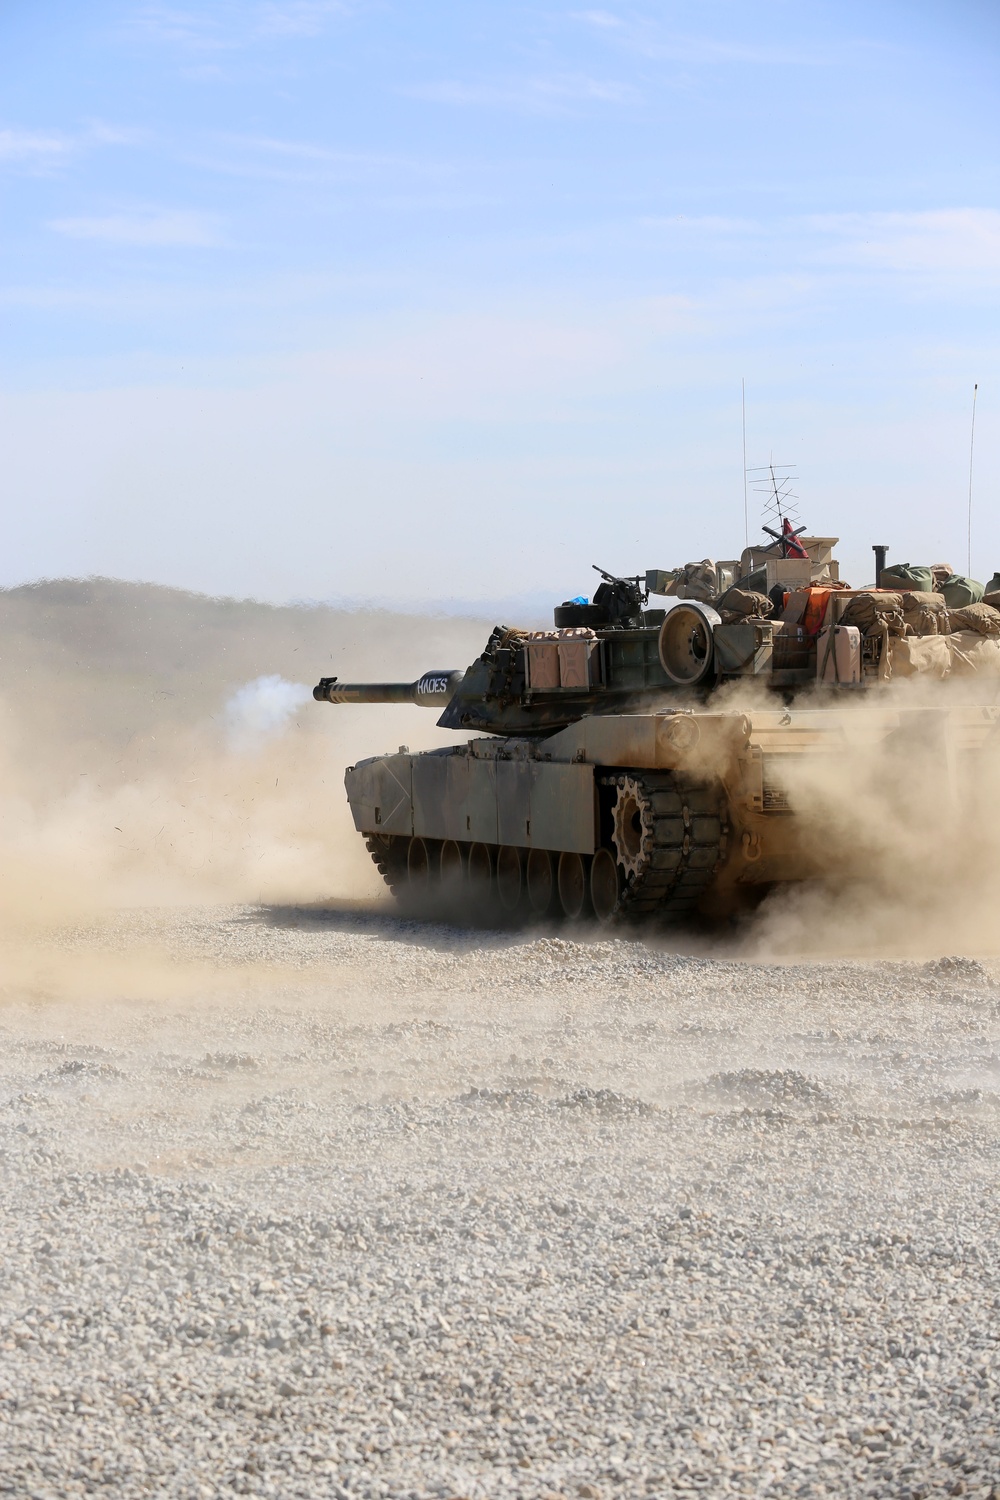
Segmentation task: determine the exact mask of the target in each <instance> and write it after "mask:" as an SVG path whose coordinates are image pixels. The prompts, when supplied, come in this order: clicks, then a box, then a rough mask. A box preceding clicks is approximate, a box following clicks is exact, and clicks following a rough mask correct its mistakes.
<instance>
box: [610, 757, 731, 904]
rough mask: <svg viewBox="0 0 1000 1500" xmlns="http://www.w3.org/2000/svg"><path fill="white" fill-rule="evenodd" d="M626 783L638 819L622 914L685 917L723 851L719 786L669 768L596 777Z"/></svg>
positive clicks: (724, 827) (725, 827) (618, 785)
mask: <svg viewBox="0 0 1000 1500" xmlns="http://www.w3.org/2000/svg"><path fill="white" fill-rule="evenodd" d="M599 782H600V785H601V786H603V787H607V788H613V789H615V792H616V794H618V793H619V791H620V789H624V788H626V787H627V788H628V790H629V792H630V793H631V794H633V795H636V797H637V800H638V802H639V806H640V812H641V821H642V846H641V852H640V854H639V857H638V859H637V860H635V861H634V863H635V865H636V866H637V868H636V869H635V872H634V873H633V874H630V875H628V876H627V877H626V879H625V883H624V886H623V889H622V892H621V895H620V896H619V902H618V910H619V912H620V914H621V915H622V916H623V917H633V916H634V917H643V918H646V919H648V918H650V917H660V918H664V919H666V920H667V921H680V920H683V919H684V918H685V917H688V916H690V915H691V914H692V913H693V912H694V910H695V908H696V907H697V905H698V902H699V901H700V900H701V898H702V896H703V895H704V894H705V892H706V890H707V889H708V887H709V886H710V884H711V882H712V879H713V877H714V875H715V873H716V871H717V870H718V868H719V866H720V865H721V863H722V861H723V860H724V858H725V855H726V844H727V838H728V832H729V829H728V820H727V812H726V803H725V798H724V795H723V792H722V788H721V787H719V786H717V785H716V786H713V785H712V784H711V783H705V782H699V781H694V780H693V779H691V778H689V777H684V776H681V775H679V774H677V773H675V772H669V771H662V772H661V771H627V772H620V773H616V774H614V775H605V776H601V777H600V778H599Z"/></svg>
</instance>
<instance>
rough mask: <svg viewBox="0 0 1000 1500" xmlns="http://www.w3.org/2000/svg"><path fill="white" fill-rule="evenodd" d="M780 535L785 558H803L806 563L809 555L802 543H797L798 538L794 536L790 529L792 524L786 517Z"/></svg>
mask: <svg viewBox="0 0 1000 1500" xmlns="http://www.w3.org/2000/svg"><path fill="white" fill-rule="evenodd" d="M781 534H782V538H783V540H784V543H785V556H786V557H804V558H805V560H806V561H807V562H808V561H809V553H808V552H807V551H806V549H805V548H804V547H803V545H802V543H801V542H800V541H799V539H798V537H797V536H796V535H795V532H794V530H793V528H792V523H791V521H790V520H789V519H788V517H787V516H786V517H785V519H784V523H783V525H782V527H781Z"/></svg>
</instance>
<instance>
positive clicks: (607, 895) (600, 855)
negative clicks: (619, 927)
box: [590, 849, 619, 922]
mask: <svg viewBox="0 0 1000 1500" xmlns="http://www.w3.org/2000/svg"><path fill="white" fill-rule="evenodd" d="M618 881H619V877H618V866H617V864H616V863H615V857H614V855H613V854H612V853H611V850H610V849H598V851H597V853H596V854H595V855H594V859H593V863H592V864H591V866H590V900H591V904H592V905H593V908H594V916H595V917H596V918H597V920H598V921H599V922H610V921H611V918H612V917H613V916H614V915H615V912H616V911H617V910H618V892H619V883H618Z"/></svg>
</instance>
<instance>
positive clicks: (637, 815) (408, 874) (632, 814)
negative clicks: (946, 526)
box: [313, 521, 1000, 923]
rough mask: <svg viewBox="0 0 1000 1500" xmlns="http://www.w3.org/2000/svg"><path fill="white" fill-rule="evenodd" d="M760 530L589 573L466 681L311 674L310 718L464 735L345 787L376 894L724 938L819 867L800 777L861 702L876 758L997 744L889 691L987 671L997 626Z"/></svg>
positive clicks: (823, 543)
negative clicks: (594, 576)
mask: <svg viewBox="0 0 1000 1500" xmlns="http://www.w3.org/2000/svg"><path fill="white" fill-rule="evenodd" d="M769 535H770V537H771V538H773V540H769V542H768V543H767V544H766V545H765V546H762V547H751V548H747V549H746V551H744V553H743V555H742V556H741V557H740V558H739V559H734V560H732V561H728V562H713V561H710V560H707V559H706V560H704V561H702V562H700V563H692V564H688V565H687V566H686V567H684V568H677V569H673V570H661V569H651V570H649V571H647V572H646V574H645V575H644V576H643V575H637V576H635V577H629V578H620V577H615V576H614V575H612V574H609V573H604V572H603V571H602V570H600V569H598V570H597V571H598V572H601V573H602V581H601V583H600V585H599V586H598V588H597V590H596V592H595V594H594V598H593V600H592V601H591V600H589V599H582V598H577V599H573V600H570V601H567V602H566V603H564V604H561V605H560V606H558V607H557V608H556V610H555V620H554V628H553V629H552V630H545V631H528V630H518V629H513V628H509V627H506V626H497V627H496V628H495V629H494V631H493V633H492V634H491V635H490V637H489V639H488V641H487V642H486V646H485V649H484V651H483V653H482V655H481V656H480V657H478V659H477V660H476V661H474V662H473V663H472V665H471V666H470V667H469V668H468V669H467V670H466V671H465V672H461V671H436V672H428V673H425V674H424V676H423V677H421V678H420V679H419V681H417V682H415V683H412V684H397V683H393V684H381V685H379V684H363V685H350V684H344V683H341V682H339V681H338V680H337V678H335V677H324V678H323V679H322V680H321V681H320V682H319V683H318V684H317V686H316V687H315V688H314V690H313V696H314V697H315V698H316V699H317V700H319V701H322V702H328V703H334V704H362V703H388V702H391V703H398V702H411V703H414V704H418V705H421V706H425V707H434V708H440V709H441V710H443V711H442V712H441V715H440V718H439V719H438V721H437V722H438V724H439V725H440V726H441V727H442V728H447V729H451V730H455V731H456V732H457V733H458V735H459V740H458V742H457V743H455V744H454V745H449V746H446V747H444V748H441V749H436V750H430V751H424V752H420V753H416V754H410V753H409V752H408V751H406V750H405V748H403V749H401V750H400V751H399V753H398V754H394V755H384V756H377V757H375V758H373V759H370V760H365V761H362V762H360V763H359V764H358V765H355V766H351V767H349V768H348V770H347V773H346V777H345V781H346V787H347V795H348V799H349V802H350V806H351V811H352V813H353V816H354V823H355V826H356V828H357V830H358V832H359V833H360V834H362V835H363V837H364V839H365V841H366V844H367V847H368V849H369V851H370V852H371V855H372V857H373V859H374V860H375V863H376V865H377V866H378V869H379V870H380V872H381V874H382V876H383V878H384V879H385V881H386V883H387V885H388V886H389V887H390V889H391V890H392V891H393V892H394V893H395V894H396V895H397V896H398V897H400V898H401V899H402V900H403V902H404V903H405V904H408V905H409V906H410V907H411V909H420V910H424V911H428V910H431V911H433V910H444V911H447V912H450V913H451V914H456V915H457V914H464V915H466V916H467V917H468V919H469V920H473V921H477V920H478V921H483V920H491V921H498V920H499V921H504V920H509V921H512V922H516V921H520V920H524V919H531V918H535V919H551V918H556V917H560V916H561V917H564V918H568V919H570V920H576V919H581V918H586V917H590V918H592V919H596V920H597V921H598V922H602V923H604V922H612V921H619V920H627V919H638V920H641V921H643V922H647V923H662V922H668V923H677V922H684V921H688V920H691V919H693V918H695V917H698V918H700V919H707V920H722V919H725V918H727V917H729V916H730V915H732V914H733V913H734V912H738V911H739V910H740V909H742V908H743V907H745V906H746V905H747V904H751V903H752V901H753V899H754V897H755V896H759V895H760V893H762V892H765V891H767V890H769V889H770V888H772V887H773V886H774V885H775V884H776V883H780V882H791V881H802V880H809V879H811V878H814V877H816V876H817V875H819V874H822V873H824V872H825V870H826V865H827V863H828V857H829V849H828V845H827V841H826V840H825V839H824V837H823V834H822V830H820V831H819V833H818V832H817V825H816V822H815V820H811V819H810V818H808V817H807V816H805V810H804V808H803V807H802V806H800V805H799V804H798V803H797V801H796V795H795V790H794V789H795V787H796V784H797V778H796V774H795V773H796V770H797V769H801V768H802V767H803V765H808V764H812V763H813V762H817V763H818V762H819V761H823V762H824V763H830V762H835V761H836V759H837V758H838V756H840V755H841V754H842V753H844V751H845V747H846V745H847V744H848V742H849V741H850V739H851V735H850V726H851V722H852V719H853V720H854V722H855V723H859V722H860V720H859V719H856V718H855V715H857V714H858V711H859V709H860V707H861V705H862V702H863V701H864V704H865V713H864V725H865V730H864V733H865V736H866V737H867V740H868V741H869V742H872V743H877V744H881V745H883V746H890V747H891V746H894V745H902V746H906V745H910V744H913V745H919V746H921V747H923V753H924V758H925V760H926V757H927V756H928V755H929V756H930V757H931V758H932V759H933V760H934V761H935V764H937V765H938V766H939V767H940V768H942V770H943V771H944V772H947V768H948V767H950V766H952V765H953V764H954V761H955V757H956V756H963V755H964V756H968V755H969V754H972V753H974V752H976V751H978V750H983V749H985V748H986V747H987V746H989V745H990V744H991V743H992V742H993V741H994V740H995V739H996V734H995V733H994V729H995V726H996V723H997V718H998V714H1000V710H998V709H997V708H995V707H978V706H976V705H974V704H968V705H966V706H964V707H955V708H947V709H944V710H940V709H933V708H932V709H928V708H927V707H926V706H918V705H917V703H916V702H913V703H912V705H909V706H908V704H907V703H906V702H902V701H901V702H898V703H897V702H896V701H894V697H893V694H892V693H887V692H886V691H885V685H886V684H887V683H888V682H889V681H890V679H892V678H894V677H899V676H912V675H915V674H921V673H925V674H928V675H931V676H935V677H943V676H946V675H949V674H950V673H952V672H954V673H958V672H962V673H965V674H969V673H973V674H974V673H976V672H990V673H997V672H998V671H1000V640H998V639H997V637H998V636H1000V611H997V610H996V609H994V608H993V607H992V604H991V603H989V602H987V603H981V602H980V603H976V604H974V605H973V607H972V609H971V611H970V610H969V609H967V608H956V609H949V607H948V599H947V588H948V580H949V578H953V575H952V574H951V570H950V569H947V568H945V567H944V565H942V567H941V568H940V569H939V570H938V572H937V573H936V574H932V573H931V571H930V570H924V571H921V570H918V569H911V570H909V574H908V573H907V569H905V568H904V569H902V570H897V573H898V575H899V576H895V575H893V574H892V572H891V570H885V571H883V569H884V563H885V550H886V549H884V548H875V549H874V550H875V552H876V578H877V579H878V580H879V583H880V584H885V585H887V586H886V587H877V586H869V587H868V588H866V589H860V590H858V589H851V588H849V587H847V586H846V585H845V584H844V583H842V581H841V580H840V577H839V569H838V565H837V563H836V561H835V560H834V557H833V548H834V546H835V545H836V541H837V538H834V537H813V536H805V535H802V532H801V529H800V530H799V531H798V532H797V531H795V530H794V529H793V528H792V527H791V525H790V524H789V523H788V522H787V521H786V522H785V523H784V525H783V527H782V530H781V531H780V532H772V533H769ZM911 575H912V576H911ZM914 580H916V582H917V583H919V584H923V583H930V584H931V585H932V586H931V587H929V588H915V587H912V586H910V585H912V583H913V582H914ZM957 582H959V583H961V584H963V585H966V586H967V587H971V588H972V590H973V591H975V589H976V588H977V587H978V586H975V585H969V583H968V580H958V581H957ZM942 590H943V591H944V592H942ZM979 593H980V598H981V597H982V590H981V589H980V591H979ZM651 596H652V597H653V598H656V597H657V596H659V597H662V598H663V601H664V602H663V607H661V608H657V607H653V608H650V607H649V600H650V597H651ZM956 597H960V598H962V599H963V600H964V599H965V597H966V596H965V595H958V596H956ZM994 602H996V603H1000V595H997V596H994ZM997 734H1000V729H998V730H997Z"/></svg>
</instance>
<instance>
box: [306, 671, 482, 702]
mask: <svg viewBox="0 0 1000 1500" xmlns="http://www.w3.org/2000/svg"><path fill="white" fill-rule="evenodd" d="M464 676H465V673H464V672H425V673H424V675H423V676H422V677H418V679H417V681H416V682H339V681H338V680H337V678H336V677H321V678H320V680H319V682H318V683H317V684H316V686H315V687H314V688H313V697H314V698H315V699H316V702H317V703H416V704H417V705H418V706H419V707H420V708H444V707H445V706H446V704H448V703H450V702H451V699H452V698H453V697H454V695H455V691H456V689H457V687H458V685H459V683H460V682H461V680H462V678H463V677H464Z"/></svg>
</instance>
